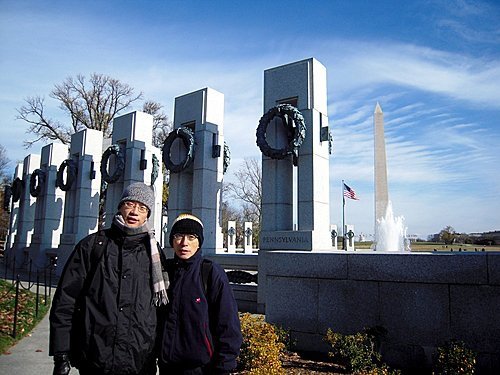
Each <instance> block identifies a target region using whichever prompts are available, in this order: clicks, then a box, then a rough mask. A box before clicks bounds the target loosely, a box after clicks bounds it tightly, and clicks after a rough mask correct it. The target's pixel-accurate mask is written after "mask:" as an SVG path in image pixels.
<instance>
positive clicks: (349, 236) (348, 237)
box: [344, 225, 356, 251]
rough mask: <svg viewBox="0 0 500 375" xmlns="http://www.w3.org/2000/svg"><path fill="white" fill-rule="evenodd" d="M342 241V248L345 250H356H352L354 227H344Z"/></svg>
mask: <svg viewBox="0 0 500 375" xmlns="http://www.w3.org/2000/svg"><path fill="white" fill-rule="evenodd" d="M344 233H345V234H344V241H345V243H346V245H345V246H344V248H345V250H347V251H354V250H356V249H355V248H354V236H355V232H354V225H346V226H345V228H344Z"/></svg>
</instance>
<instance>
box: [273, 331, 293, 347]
mask: <svg viewBox="0 0 500 375" xmlns="http://www.w3.org/2000/svg"><path fill="white" fill-rule="evenodd" d="M273 326H274V332H276V335H277V336H278V341H279V342H281V343H282V344H283V349H284V350H286V351H289V352H291V351H292V350H293V347H294V346H295V341H294V340H292V336H291V335H290V330H289V329H286V328H283V327H281V326H279V325H273Z"/></svg>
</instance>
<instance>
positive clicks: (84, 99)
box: [17, 73, 142, 147]
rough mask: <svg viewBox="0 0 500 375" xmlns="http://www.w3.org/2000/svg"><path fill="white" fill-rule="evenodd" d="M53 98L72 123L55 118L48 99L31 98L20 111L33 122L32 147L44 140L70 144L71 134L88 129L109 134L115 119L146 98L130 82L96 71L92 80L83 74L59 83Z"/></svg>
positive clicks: (20, 117) (29, 143)
mask: <svg viewBox="0 0 500 375" xmlns="http://www.w3.org/2000/svg"><path fill="white" fill-rule="evenodd" d="M50 97H51V98H53V99H56V100H58V101H59V103H60V105H59V107H60V108H61V109H62V110H63V111H64V112H66V113H67V114H68V115H69V116H70V118H71V125H64V124H62V123H60V122H58V121H56V120H53V119H51V118H50V117H48V116H47V115H46V113H45V106H44V99H43V98H42V97H39V96H34V97H29V98H27V99H26V100H25V102H26V103H25V105H23V106H22V107H21V108H19V109H18V110H17V112H18V116H17V118H18V119H21V120H24V121H26V122H27V123H28V124H29V127H28V130H27V133H30V134H35V135H36V137H37V138H36V139H35V140H28V141H25V142H24V143H25V146H26V147H30V146H31V145H33V144H34V143H36V142H38V141H41V140H56V141H59V142H62V143H64V144H68V143H69V142H70V140H71V134H73V133H75V132H77V131H80V130H82V129H84V128H88V129H96V130H100V131H102V132H103V133H104V136H105V137H109V136H110V135H111V132H112V121H113V118H114V117H115V116H116V115H117V114H119V113H120V112H121V111H123V110H124V109H126V108H128V107H129V106H130V104H131V103H133V102H135V101H136V100H139V99H141V98H142V93H139V94H135V93H134V89H133V88H132V87H130V86H129V85H127V84H125V83H123V82H121V81H119V80H118V79H114V78H111V77H109V76H106V75H103V74H97V73H94V74H92V75H91V76H90V79H89V80H88V82H87V81H86V80H85V76H83V75H81V74H79V75H77V76H76V78H73V77H69V78H67V79H66V80H65V81H64V82H63V83H61V84H59V85H55V87H54V90H52V92H51V93H50Z"/></svg>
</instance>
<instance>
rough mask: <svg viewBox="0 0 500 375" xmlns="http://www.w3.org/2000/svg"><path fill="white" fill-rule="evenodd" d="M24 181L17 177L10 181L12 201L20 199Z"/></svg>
mask: <svg viewBox="0 0 500 375" xmlns="http://www.w3.org/2000/svg"><path fill="white" fill-rule="evenodd" d="M23 187H24V182H23V180H21V179H20V178H19V177H16V178H15V179H14V181H13V182H12V201H13V202H17V201H19V199H21V193H22V191H23Z"/></svg>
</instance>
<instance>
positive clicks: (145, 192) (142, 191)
mask: <svg viewBox="0 0 500 375" xmlns="http://www.w3.org/2000/svg"><path fill="white" fill-rule="evenodd" d="M125 201H135V202H139V203H142V204H143V205H145V206H146V207H147V208H148V210H149V212H148V217H149V215H151V211H152V210H153V206H154V204H155V195H154V192H153V189H151V187H149V186H148V185H146V184H144V183H142V182H134V183H133V184H130V185H129V186H127V187H126V188H125V190H123V194H122V198H121V199H120V203H118V208H120V206H121V205H122V203H123V202H125Z"/></svg>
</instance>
